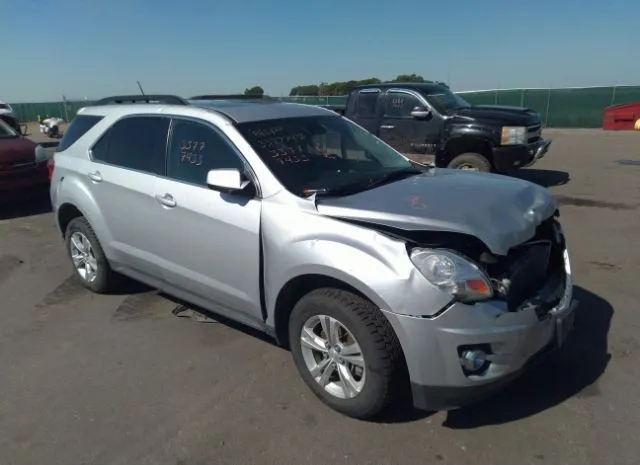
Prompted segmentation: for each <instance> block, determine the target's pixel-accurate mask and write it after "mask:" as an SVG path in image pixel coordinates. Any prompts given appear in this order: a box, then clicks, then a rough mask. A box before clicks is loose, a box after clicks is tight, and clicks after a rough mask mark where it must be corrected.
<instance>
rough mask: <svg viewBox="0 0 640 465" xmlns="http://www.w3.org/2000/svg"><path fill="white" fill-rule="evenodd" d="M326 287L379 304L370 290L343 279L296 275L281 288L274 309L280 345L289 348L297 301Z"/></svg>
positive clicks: (321, 275)
mask: <svg viewBox="0 0 640 465" xmlns="http://www.w3.org/2000/svg"><path fill="white" fill-rule="evenodd" d="M324 287H330V288H334V289H340V290H343V291H347V292H351V293H353V294H355V295H357V296H359V297H361V298H363V299H366V300H368V301H369V302H372V303H373V304H374V305H376V306H378V305H377V304H376V303H375V302H376V300H378V299H377V298H375V297H374V298H372V297H370V296H369V295H368V294H369V293H368V292H366V291H363V290H361V289H358V288H357V287H356V286H354V285H353V284H350V283H347V282H345V281H343V280H341V279H338V278H335V277H331V276H327V275H323V274H318V273H307V274H303V275H299V276H296V277H294V278H291V279H290V280H289V281H287V283H286V284H285V285H284V286H283V287H282V288H281V289H280V292H279V293H278V297H277V298H276V302H275V309H274V333H275V337H276V341H277V343H278V345H280V346H282V347H284V348H287V349H288V348H289V342H290V341H289V317H290V316H291V312H292V311H293V308H294V307H295V305H296V303H297V302H298V301H299V300H300V299H301V298H302V297H304V296H305V295H307V294H308V293H309V292H311V291H313V290H315V289H320V288H324Z"/></svg>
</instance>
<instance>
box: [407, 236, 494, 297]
mask: <svg viewBox="0 0 640 465" xmlns="http://www.w3.org/2000/svg"><path fill="white" fill-rule="evenodd" d="M409 256H410V258H411V261H412V262H413V264H414V265H415V267H416V268H417V269H418V271H420V273H422V275H423V276H424V277H425V278H426V279H427V281H429V282H430V283H431V284H433V285H434V286H437V287H439V288H440V289H442V290H443V291H446V292H449V293H451V295H452V296H454V297H455V298H457V299H458V300H461V301H463V302H475V301H478V300H485V299H489V298H491V297H493V288H492V286H491V283H490V281H489V278H488V277H487V276H486V274H485V273H484V272H483V271H482V270H481V269H480V268H479V267H478V266H477V265H476V264H475V263H473V262H471V261H470V260H468V259H466V258H464V257H463V256H461V255H458V254H457V253H454V252H451V251H448V250H434V249H423V248H415V249H413V250H411V252H410V254H409Z"/></svg>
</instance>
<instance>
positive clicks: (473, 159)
mask: <svg viewBox="0 0 640 465" xmlns="http://www.w3.org/2000/svg"><path fill="white" fill-rule="evenodd" d="M447 168H453V169H457V170H465V171H481V172H484V173H489V172H491V162H490V161H489V160H488V159H487V157H485V156H484V155H480V154H478V153H463V154H461V155H458V156H456V157H454V158H453V160H451V161H450V162H449V164H448V165H447Z"/></svg>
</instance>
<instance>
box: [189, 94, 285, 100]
mask: <svg viewBox="0 0 640 465" xmlns="http://www.w3.org/2000/svg"><path fill="white" fill-rule="evenodd" d="M189 100H273V99H272V98H271V97H269V96H268V95H251V94H249V95H246V94H228V95H224V94H211V95H196V96H195V97H191V98H190V99H189Z"/></svg>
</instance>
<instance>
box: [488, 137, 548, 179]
mask: <svg viewBox="0 0 640 465" xmlns="http://www.w3.org/2000/svg"><path fill="white" fill-rule="evenodd" d="M550 146H551V141H550V140H548V139H542V138H540V139H539V140H538V141H536V142H534V143H532V144H529V145H514V146H502V147H497V148H495V149H493V165H494V168H495V169H496V171H508V170H512V169H518V168H527V167H529V166H531V165H533V164H534V163H535V162H537V161H538V160H540V159H541V158H543V157H544V156H545V155H546V154H547V152H548V151H549V147H550Z"/></svg>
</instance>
